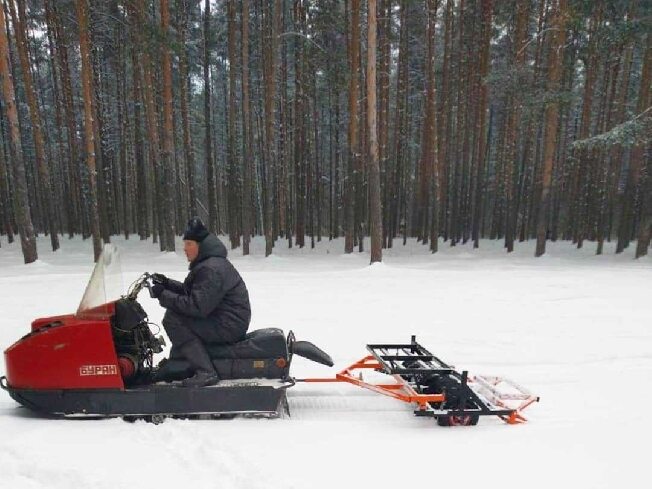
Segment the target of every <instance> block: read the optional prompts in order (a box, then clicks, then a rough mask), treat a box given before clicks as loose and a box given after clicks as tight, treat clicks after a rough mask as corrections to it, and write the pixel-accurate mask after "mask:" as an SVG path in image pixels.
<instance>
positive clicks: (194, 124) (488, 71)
mask: <svg viewBox="0 0 652 489" xmlns="http://www.w3.org/2000/svg"><path fill="white" fill-rule="evenodd" d="M0 4H1V7H2V8H0V79H1V80H0V81H1V83H2V88H1V95H0V246H2V245H3V243H2V241H3V240H4V241H5V242H8V243H11V242H13V241H14V240H16V239H19V240H20V243H21V247H22V251H23V256H24V259H25V262H26V263H30V262H33V261H35V260H36V259H37V257H38V250H37V248H36V236H37V235H39V234H44V235H47V236H48V237H49V244H50V245H51V247H52V249H53V250H56V249H57V248H58V247H59V242H60V240H61V239H67V238H68V237H74V236H77V235H80V236H81V237H83V238H84V239H91V240H92V243H93V249H94V253H95V258H96V259H97V257H98V255H99V253H100V250H101V246H102V243H108V242H110V241H111V237H112V236H116V235H124V237H125V238H128V239H140V240H153V241H154V242H156V243H158V244H159V246H160V249H161V251H173V250H174V249H175V236H178V235H180V234H182V233H183V230H184V227H185V222H186V221H187V220H188V218H189V217H190V216H195V215H197V216H200V217H201V218H202V219H203V220H204V221H205V222H206V224H207V226H208V227H209V228H210V229H211V230H212V231H214V232H216V233H218V234H224V235H227V236H228V244H229V245H230V248H231V249H238V250H240V251H239V252H240V253H243V254H249V252H250V242H251V239H252V237H254V236H264V239H265V244H266V247H265V254H266V255H269V254H271V253H273V249H274V247H277V246H284V247H304V246H315V242H316V241H320V240H324V239H335V238H343V240H342V244H343V247H344V249H343V252H345V253H352V252H354V251H356V250H357V251H370V254H371V261H372V262H375V261H380V260H382V250H383V249H386V248H391V247H393V246H400V245H402V244H405V243H406V241H407V240H408V239H414V238H416V239H417V240H418V241H419V242H420V243H422V244H423V245H424V246H428V247H429V249H430V250H431V251H432V252H433V253H435V252H437V247H438V246H441V245H442V244H443V245H446V246H456V245H462V244H467V245H469V246H471V245H472V246H474V247H478V246H479V245H480V239H491V240H501V241H504V247H505V251H506V252H507V253H508V252H511V251H513V250H514V247H515V246H518V243H519V242H524V241H527V240H536V252H535V253H536V256H541V255H543V254H544V253H545V248H546V242H548V241H557V240H565V241H569V242H572V243H574V244H575V245H576V246H577V247H578V248H580V247H583V246H589V245H590V246H594V247H595V250H596V253H597V254H601V253H602V252H603V247H604V242H605V241H608V242H610V241H615V242H616V245H615V249H616V253H621V252H623V251H626V250H628V248H630V244H631V248H630V249H629V251H628V252H629V253H631V254H632V256H635V257H636V258H639V257H641V256H644V255H646V254H647V253H648V250H649V248H650V235H651V232H652V2H650V1H649V0H638V1H637V0H368V1H362V2H361V1H360V0H346V1H337V0H268V1H264V0H251V1H250V0H241V1H235V0H201V1H200V0H0ZM367 238H369V239H367ZM307 241H309V243H308V242H307ZM40 242H41V243H43V241H40ZM365 244H366V245H368V246H369V247H370V248H369V249H368V250H365V249H364V246H365Z"/></svg>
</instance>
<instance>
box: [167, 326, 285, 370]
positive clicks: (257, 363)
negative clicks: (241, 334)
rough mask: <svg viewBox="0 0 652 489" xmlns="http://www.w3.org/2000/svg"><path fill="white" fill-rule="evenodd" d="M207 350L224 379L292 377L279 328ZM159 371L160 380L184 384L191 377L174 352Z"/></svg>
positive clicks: (207, 348)
mask: <svg viewBox="0 0 652 489" xmlns="http://www.w3.org/2000/svg"><path fill="white" fill-rule="evenodd" d="M206 350H207V351H208V354H209V355H210V357H211V359H212V360H213V365H214V366H215V369H216V370H217V373H218V374H219V376H220V378H221V379H251V378H265V379H285V378H287V377H289V374H290V373H289V370H290V358H289V355H288V347H287V343H286V340H285V336H284V334H283V331H282V330H280V329H278V328H264V329H258V330H254V331H251V332H249V333H247V335H246V336H245V338H244V339H243V340H242V341H239V342H237V343H232V344H225V343H208V344H206ZM159 367H160V368H159V371H158V373H157V375H156V379H157V380H166V381H173V380H181V379H184V378H187V377H189V376H190V375H192V369H191V367H190V364H189V362H188V361H187V360H186V359H185V358H183V357H179V356H178V353H177V352H175V351H174V350H172V351H171V352H170V359H169V360H167V361H164V362H161V364H160V366H159Z"/></svg>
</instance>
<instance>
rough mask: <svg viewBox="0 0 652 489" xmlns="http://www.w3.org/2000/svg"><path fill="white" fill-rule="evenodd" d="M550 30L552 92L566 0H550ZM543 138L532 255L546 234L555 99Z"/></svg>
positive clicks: (558, 66) (540, 252)
mask: <svg viewBox="0 0 652 489" xmlns="http://www.w3.org/2000/svg"><path fill="white" fill-rule="evenodd" d="M552 9H553V10H552V26H551V28H552V29H553V32H552V33H551V34H549V35H550V44H549V52H548V91H549V92H551V93H554V94H556V93H557V91H558V90H559V81H560V79H561V68H562V59H563V50H564V44H565V42H566V0H554V3H553V7H552ZM545 114H546V115H545V139H544V150H543V151H544V153H543V173H542V174H543V179H542V186H541V200H540V203H539V209H538V217H537V246H536V252H535V256H541V255H543V254H544V253H545V252H546V236H547V231H548V219H549V216H550V184H551V180H552V167H553V163H554V158H555V142H556V140H557V125H558V123H559V102H558V101H557V100H553V101H551V102H550V103H549V104H548V106H547V107H546V113H545Z"/></svg>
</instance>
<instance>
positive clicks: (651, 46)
mask: <svg viewBox="0 0 652 489" xmlns="http://www.w3.org/2000/svg"><path fill="white" fill-rule="evenodd" d="M650 87H652V34H648V35H647V47H646V49H645V59H644V61H643V67H642V69H641V84H640V85H639V91H638V102H637V103H636V114H637V115H638V114H642V113H643V111H645V110H650V102H651V99H652V88H650ZM647 117H648V118H649V117H650V116H649V115H648V116H647ZM644 162H645V145H644V144H643V143H639V144H637V145H636V146H635V147H634V148H632V152H631V155H630V164H629V171H628V173H627V183H626V185H625V193H624V195H623V199H624V201H623V210H622V215H621V218H620V229H619V233H618V245H617V247H616V253H621V252H622V251H623V250H624V249H625V248H627V247H628V246H629V241H630V240H631V239H632V235H633V234H634V229H635V222H634V221H635V217H634V216H635V209H636V203H637V196H638V195H639V192H638V187H639V183H640V180H641V169H642V168H643V165H644ZM637 252H638V250H637Z"/></svg>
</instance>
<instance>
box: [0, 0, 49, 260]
mask: <svg viewBox="0 0 652 489" xmlns="http://www.w3.org/2000/svg"><path fill="white" fill-rule="evenodd" d="M8 3H9V10H10V12H11V20H12V23H13V26H14V34H15V36H16V46H17V48H18V57H19V59H20V66H21V72H22V78H23V85H24V92H25V96H26V98H27V107H28V108H29V117H30V122H31V125H32V135H33V138H34V152H35V155H36V166H37V168H38V173H39V177H40V184H41V185H40V187H41V194H42V195H43V198H44V199H48V201H49V202H48V203H47V204H46V206H45V207H46V208H47V216H46V221H47V229H48V231H49V232H50V244H51V245H52V251H56V250H57V249H59V236H58V232H59V231H58V228H57V224H56V223H57V216H56V205H55V203H54V202H52V201H51V198H52V185H51V182H50V168H49V162H48V161H47V159H46V154H45V143H44V138H43V129H42V126H41V114H40V112H39V108H38V104H37V101H36V92H35V87H34V82H33V81H32V71H31V67H30V61H29V52H28V47H27V35H26V29H25V21H26V18H25V0H18V10H19V11H20V17H19V16H18V14H17V12H16V7H15V5H14V1H13V0H9V1H8Z"/></svg>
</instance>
